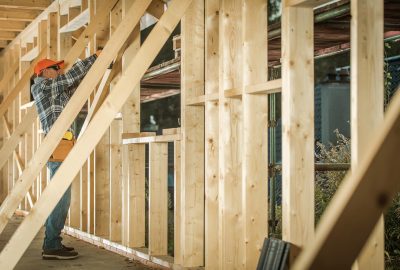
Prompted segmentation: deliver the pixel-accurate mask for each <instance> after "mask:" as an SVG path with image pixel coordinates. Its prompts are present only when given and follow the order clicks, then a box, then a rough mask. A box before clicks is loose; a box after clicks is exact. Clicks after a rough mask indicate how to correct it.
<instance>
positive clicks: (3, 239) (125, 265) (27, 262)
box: [0, 216, 153, 270]
mask: <svg viewBox="0 0 400 270" xmlns="http://www.w3.org/2000/svg"><path fill="white" fill-rule="evenodd" d="M22 220H23V217H17V216H14V217H13V218H12V220H11V221H10V222H9V223H8V225H7V227H6V228H5V229H4V231H3V233H2V234H1V235H0V250H1V249H3V247H4V246H5V245H6V243H7V241H8V239H10V237H11V235H12V233H13V232H14V231H15V230H16V229H17V227H18V225H19V224H20V223H21V222H22ZM43 237H44V229H42V230H40V232H39V233H38V234H37V235H36V237H35V239H34V240H33V241H32V243H31V245H30V246H29V248H28V249H27V251H26V252H25V254H24V256H23V257H22V258H21V260H20V261H19V263H18V264H17V266H16V267H15V269H17V270H25V269H29V270H36V269H85V270H92V269H93V270H99V269H113V270H114V269H131V270H136V269H149V270H150V269H153V268H150V267H148V266H145V265H143V264H141V263H139V262H136V261H131V260H129V259H128V258H126V257H123V256H120V255H118V254H116V253H113V252H110V251H107V250H105V249H102V248H98V247H96V246H93V245H91V244H88V243H86V242H84V241H81V240H78V239H75V238H73V237H70V236H68V235H64V236H63V239H64V240H63V243H64V244H65V245H66V246H72V247H74V248H75V250H77V251H78V252H79V255H80V256H79V257H78V258H77V259H75V260H70V261H59V260H57V261H53V260H42V256H41V254H42V243H43Z"/></svg>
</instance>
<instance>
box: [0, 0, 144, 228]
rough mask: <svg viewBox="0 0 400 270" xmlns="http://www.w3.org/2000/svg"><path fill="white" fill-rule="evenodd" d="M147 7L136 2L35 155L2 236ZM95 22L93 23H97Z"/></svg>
mask: <svg viewBox="0 0 400 270" xmlns="http://www.w3.org/2000/svg"><path fill="white" fill-rule="evenodd" d="M109 3H110V2H107V5H108V4H109ZM148 4H149V0H148V1H140V2H137V3H136V2H135V4H134V5H133V6H132V8H131V9H130V10H129V14H130V15H129V16H126V18H125V19H124V20H123V21H122V22H121V24H120V26H119V27H118V29H117V30H116V32H115V34H114V35H113V42H112V43H108V44H107V45H106V47H105V49H104V50H103V53H102V54H101V55H100V57H99V58H98V59H97V61H96V63H95V64H94V65H93V68H91V69H90V71H89V72H88V74H87V76H86V77H85V78H84V80H83V81H82V82H81V84H80V85H79V87H78V88H77V90H76V91H75V94H74V95H73V96H72V98H71V100H70V102H68V104H67V106H66V107H65V109H64V110H63V112H62V113H61V115H60V117H59V118H58V120H57V121H56V123H55V124H54V126H53V128H52V129H51V130H50V132H49V133H48V134H47V136H46V138H45V140H44V142H43V143H42V145H41V146H40V147H39V149H38V150H37V151H36V153H35V156H34V157H33V158H32V160H31V162H30V163H33V164H35V166H28V167H27V169H26V170H25V171H24V173H23V174H22V176H21V177H20V179H19V181H18V185H16V186H15V187H14V189H13V192H12V193H11V194H10V195H9V196H8V198H7V199H6V200H5V201H4V203H3V204H4V207H2V208H1V209H0V232H1V231H2V230H3V229H4V227H5V224H6V223H7V221H8V219H9V218H10V217H11V215H12V213H13V212H14V210H15V208H16V207H17V205H18V203H19V201H20V200H21V199H22V197H21V195H22V194H26V191H27V189H28V188H29V186H30V185H31V184H32V181H33V178H34V177H35V176H36V175H37V174H38V172H39V171H40V169H41V168H42V167H43V166H44V163H45V162H46V161H47V159H48V158H49V157H50V155H51V153H52V152H53V150H54V149H55V147H56V146H57V144H58V142H59V140H60V139H61V138H62V136H63V134H64V132H65V128H66V127H68V126H70V125H71V124H72V121H73V119H74V118H75V116H76V115H77V114H78V112H79V111H80V109H81V108H82V106H83V105H84V102H85V100H86V99H87V98H88V97H89V95H90V92H91V90H92V89H94V87H95V86H96V84H97V83H98V80H99V78H100V77H101V75H102V73H104V71H105V70H106V68H107V67H108V65H109V64H110V62H111V61H112V59H113V58H114V57H115V56H116V53H117V52H118V51H119V49H120V47H121V46H122V44H123V43H124V41H125V40H126V39H127V37H128V35H129V33H130V30H131V29H133V27H134V26H135V25H137V23H138V22H139V20H140V16H141V15H142V14H143V13H144V11H145V9H146V7H147V5H148ZM100 12H103V10H101V11H100ZM96 19H99V20H100V19H102V17H101V16H99V17H96ZM96 19H95V20H94V21H96ZM87 29H89V26H88V28H86V30H87ZM86 30H85V31H86ZM82 35H83V34H82ZM77 43H78V41H77V42H76V43H75V46H76V44H77ZM75 46H74V48H73V49H71V51H74V52H71V51H70V52H69V53H68V54H67V57H68V56H71V55H72V54H73V53H76V51H75V49H76V47H75ZM106 48H107V49H106ZM71 62H72V61H71ZM67 65H68V64H67ZM88 78H89V79H88ZM0 107H1V105H0ZM0 112H1V109H0ZM114 115H115V114H114ZM114 115H113V116H114ZM74 176H75V175H74Z"/></svg>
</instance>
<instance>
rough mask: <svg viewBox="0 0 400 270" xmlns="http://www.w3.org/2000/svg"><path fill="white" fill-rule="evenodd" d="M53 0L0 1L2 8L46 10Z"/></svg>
mask: <svg viewBox="0 0 400 270" xmlns="http://www.w3.org/2000/svg"><path fill="white" fill-rule="evenodd" d="M51 2H52V0H0V7H1V8H15V9H35V10H45V9H46V8H47V7H48V6H49V5H50V4H51Z"/></svg>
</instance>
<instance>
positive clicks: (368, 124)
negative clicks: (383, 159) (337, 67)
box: [351, 0, 385, 270]
mask: <svg viewBox="0 0 400 270" xmlns="http://www.w3.org/2000/svg"><path fill="white" fill-rule="evenodd" d="M351 14H352V17H351V48H352V49H351V170H352V171H354V170H357V169H358V165H359V164H360V162H361V159H362V158H364V157H365V154H366V152H367V149H368V146H370V145H371V138H373V135H374V133H377V132H379V131H380V129H379V127H380V125H381V123H382V121H383V103H384V98H383V96H384V89H383V86H384V78H383V63H384V59H383V58H384V56H383V53H384V48H383V42H384V41H383V1H373V0H368V1H360V0H355V1H351ZM384 249H385V247H384V222H383V216H381V218H380V219H379V221H378V223H377V225H376V227H375V229H374V231H373V233H372V234H371V236H370V238H369V240H368V241H367V243H366V245H365V246H364V248H363V249H362V251H361V253H360V256H359V257H358V260H357V261H356V262H355V264H354V266H353V269H371V270H372V269H376V270H379V269H384V268H385V258H384Z"/></svg>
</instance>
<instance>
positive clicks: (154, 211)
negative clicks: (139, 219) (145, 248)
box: [149, 143, 168, 255]
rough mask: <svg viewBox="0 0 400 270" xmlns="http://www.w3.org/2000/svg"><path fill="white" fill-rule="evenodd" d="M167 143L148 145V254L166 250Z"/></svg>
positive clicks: (163, 252) (162, 253)
mask: <svg viewBox="0 0 400 270" xmlns="http://www.w3.org/2000/svg"><path fill="white" fill-rule="evenodd" d="M167 234H168V143H150V145H149V254H150V255H167V251H168V238H167Z"/></svg>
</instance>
